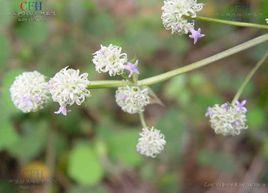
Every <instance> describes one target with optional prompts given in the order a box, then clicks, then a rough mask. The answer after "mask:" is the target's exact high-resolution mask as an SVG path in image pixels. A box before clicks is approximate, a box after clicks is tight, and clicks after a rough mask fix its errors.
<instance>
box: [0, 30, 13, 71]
mask: <svg viewBox="0 0 268 193" xmlns="http://www.w3.org/2000/svg"><path fill="white" fill-rule="evenodd" d="M0 42H1V44H0V50H1V52H0V67H2V66H3V67H6V66H7V60H8V58H9V56H10V55H11V53H10V52H11V50H10V44H9V41H8V39H7V38H6V37H5V36H3V35H1V34H0Z"/></svg>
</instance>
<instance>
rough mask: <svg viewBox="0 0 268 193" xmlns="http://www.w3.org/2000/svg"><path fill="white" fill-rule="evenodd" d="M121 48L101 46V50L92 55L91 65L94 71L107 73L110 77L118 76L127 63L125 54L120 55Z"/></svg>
mask: <svg viewBox="0 0 268 193" xmlns="http://www.w3.org/2000/svg"><path fill="white" fill-rule="evenodd" d="M121 51H122V48H121V47H119V46H115V45H112V44H110V45H109V46H108V47H106V46H102V45H101V49H100V50H98V51H97V52H95V53H94V54H93V60H92V61H93V63H94V64H95V68H96V71H97V72H99V73H101V72H104V73H106V72H108V73H109V75H110V76H115V75H120V74H121V73H122V72H123V70H124V64H125V63H127V54H126V53H122V52H121Z"/></svg>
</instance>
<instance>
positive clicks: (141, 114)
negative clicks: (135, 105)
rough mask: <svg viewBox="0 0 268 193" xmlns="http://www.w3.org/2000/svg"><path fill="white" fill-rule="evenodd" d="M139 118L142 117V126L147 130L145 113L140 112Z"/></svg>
mask: <svg viewBox="0 0 268 193" xmlns="http://www.w3.org/2000/svg"><path fill="white" fill-rule="evenodd" d="M139 117H140V121H141V125H142V127H143V128H147V125H146V122H145V119H144V114H143V112H140V113H139Z"/></svg>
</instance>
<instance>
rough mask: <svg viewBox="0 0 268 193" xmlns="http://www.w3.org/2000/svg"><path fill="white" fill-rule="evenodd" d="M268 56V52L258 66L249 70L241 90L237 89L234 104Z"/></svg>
mask: <svg viewBox="0 0 268 193" xmlns="http://www.w3.org/2000/svg"><path fill="white" fill-rule="evenodd" d="M267 58H268V52H267V53H266V54H265V55H264V56H263V57H262V59H261V60H260V61H259V62H258V63H257V64H256V66H255V67H254V68H253V69H252V70H251V71H250V72H249V74H248V75H247V77H246V78H245V80H244V82H243V83H242V85H241V86H240V88H239V90H238V91H237V93H236V95H235V97H234V99H233V101H232V104H234V103H235V101H237V100H238V99H239V97H240V96H241V94H242V93H243V91H244V89H245V87H246V86H247V84H248V82H249V81H250V79H251V78H252V77H253V75H254V74H255V73H256V71H257V70H258V69H259V68H260V66H261V65H262V64H263V63H264V62H265V60H266V59H267Z"/></svg>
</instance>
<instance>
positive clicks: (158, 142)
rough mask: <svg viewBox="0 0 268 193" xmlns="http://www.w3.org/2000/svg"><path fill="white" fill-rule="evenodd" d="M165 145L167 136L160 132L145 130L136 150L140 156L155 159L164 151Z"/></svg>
mask: <svg viewBox="0 0 268 193" xmlns="http://www.w3.org/2000/svg"><path fill="white" fill-rule="evenodd" d="M165 144H166V141H165V136H164V135H163V134H162V133H161V132H160V131H159V130H157V129H154V128H153V127H152V128H143V129H142V132H141V133H140V138H139V140H138V144H137V146H136V148H137V151H138V152H139V153H140V154H142V155H146V156H148V157H152V158H155V157H156V155H157V154H159V153H160V152H161V151H163V150H164V146H165Z"/></svg>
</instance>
